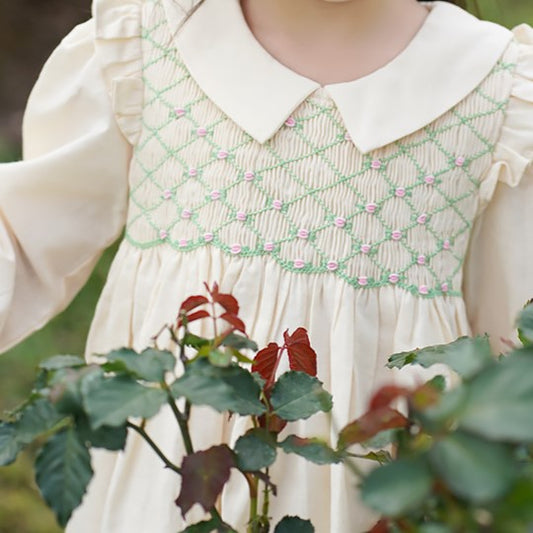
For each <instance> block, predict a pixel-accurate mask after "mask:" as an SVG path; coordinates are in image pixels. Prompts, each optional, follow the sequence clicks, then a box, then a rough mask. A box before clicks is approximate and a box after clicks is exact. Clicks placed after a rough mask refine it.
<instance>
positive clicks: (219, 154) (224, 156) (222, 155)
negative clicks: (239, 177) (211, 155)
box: [217, 150, 229, 159]
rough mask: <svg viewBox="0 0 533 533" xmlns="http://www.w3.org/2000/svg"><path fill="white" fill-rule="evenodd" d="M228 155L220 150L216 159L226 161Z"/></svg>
mask: <svg viewBox="0 0 533 533" xmlns="http://www.w3.org/2000/svg"><path fill="white" fill-rule="evenodd" d="M228 155H229V153H228V152H227V151H226V150H220V151H219V152H218V154H217V157H218V159H226V158H227V157H228Z"/></svg>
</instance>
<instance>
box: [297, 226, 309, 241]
mask: <svg viewBox="0 0 533 533" xmlns="http://www.w3.org/2000/svg"><path fill="white" fill-rule="evenodd" d="M298 237H300V239H307V238H308V237H309V231H308V230H306V229H305V228H300V229H299V230H298Z"/></svg>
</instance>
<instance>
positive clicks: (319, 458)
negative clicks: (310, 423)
mask: <svg viewBox="0 0 533 533" xmlns="http://www.w3.org/2000/svg"><path fill="white" fill-rule="evenodd" d="M279 447H280V448H281V449H282V450H283V451H284V452H285V453H295V454H296V455H299V456H301V457H304V458H305V459H307V460H308V461H311V462H312V463H315V464H317V465H331V464H335V463H338V462H339V461H340V456H339V454H338V453H337V452H336V451H335V450H333V449H331V448H330V447H329V446H328V445H327V444H326V443H325V442H323V441H321V440H320V439H302V438H301V437H297V436H296V435H289V436H288V437H287V438H286V439H285V440H284V441H283V442H281V443H280V444H279Z"/></svg>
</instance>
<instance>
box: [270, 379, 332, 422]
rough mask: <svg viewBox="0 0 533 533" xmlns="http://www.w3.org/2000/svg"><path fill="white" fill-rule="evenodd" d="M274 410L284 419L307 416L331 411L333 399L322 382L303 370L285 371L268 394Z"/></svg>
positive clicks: (298, 418)
mask: <svg viewBox="0 0 533 533" xmlns="http://www.w3.org/2000/svg"><path fill="white" fill-rule="evenodd" d="M270 402H271V404H272V408H273V409H274V412H275V413H276V414H277V415H278V416H279V417H281V418H283V419H284V420H288V421H292V420H301V419H305V418H309V417H310V416H312V415H314V414H315V413H318V412H319V411H325V412H328V411H331V408H332V407H333V400H332V398H331V394H329V392H327V391H325V390H324V389H323V387H322V383H321V382H320V381H319V380H318V379H317V378H315V377H312V376H309V375H308V374H306V373H304V372H294V371H290V372H286V373H285V374H283V375H282V376H281V377H280V378H279V379H278V381H277V382H276V384H275V385H274V387H273V388H272V393H271V396H270Z"/></svg>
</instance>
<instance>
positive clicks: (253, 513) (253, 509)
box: [243, 472, 258, 533]
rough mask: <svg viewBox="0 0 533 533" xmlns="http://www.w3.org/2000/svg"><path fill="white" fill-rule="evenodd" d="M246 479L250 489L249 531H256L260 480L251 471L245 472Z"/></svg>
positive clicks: (250, 532)
mask: <svg viewBox="0 0 533 533" xmlns="http://www.w3.org/2000/svg"><path fill="white" fill-rule="evenodd" d="M243 475H244V477H245V478H246V481H247V482H248V490H249V492H250V515H249V521H248V528H247V532H248V533H253V532H254V524H255V522H256V519H257V487H258V480H257V478H255V477H254V476H253V475H252V474H250V473H248V472H247V473H245V472H243Z"/></svg>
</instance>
